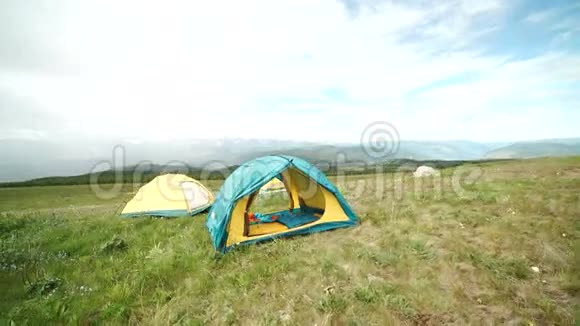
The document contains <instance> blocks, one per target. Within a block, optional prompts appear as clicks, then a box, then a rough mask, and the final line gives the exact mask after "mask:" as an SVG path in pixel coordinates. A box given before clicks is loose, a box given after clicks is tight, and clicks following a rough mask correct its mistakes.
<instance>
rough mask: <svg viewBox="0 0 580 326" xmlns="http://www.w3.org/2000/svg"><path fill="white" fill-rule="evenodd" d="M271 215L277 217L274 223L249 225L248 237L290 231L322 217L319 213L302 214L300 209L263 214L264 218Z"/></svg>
mask: <svg viewBox="0 0 580 326" xmlns="http://www.w3.org/2000/svg"><path fill="white" fill-rule="evenodd" d="M273 215H277V216H278V219H277V221H276V222H267V223H257V224H251V225H250V230H249V234H248V235H249V236H257V235H264V234H272V233H279V232H284V231H288V230H290V229H293V228H297V227H299V226H302V225H304V224H308V223H312V222H314V221H317V220H318V219H319V218H320V216H322V215H321V214H319V213H313V212H304V211H301V210H300V209H295V210H294V211H292V212H291V211H287V210H285V211H281V212H275V213H270V214H265V216H273Z"/></svg>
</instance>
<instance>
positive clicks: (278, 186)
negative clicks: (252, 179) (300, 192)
mask: <svg viewBox="0 0 580 326" xmlns="http://www.w3.org/2000/svg"><path fill="white" fill-rule="evenodd" d="M285 190H286V188H285V187H284V183H283V182H282V181H280V179H278V178H274V179H272V180H270V181H268V183H266V184H265V185H264V186H263V187H262V188H260V193H273V192H279V191H285Z"/></svg>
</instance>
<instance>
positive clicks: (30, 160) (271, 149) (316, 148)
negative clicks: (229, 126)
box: [0, 138, 580, 182]
mask: <svg viewBox="0 0 580 326" xmlns="http://www.w3.org/2000/svg"><path fill="white" fill-rule="evenodd" d="M114 148H118V151H117V152H116V153H117V154H116V156H115V162H117V163H116V164H115V165H112V162H113V157H114V155H113V152H114ZM0 153H1V154H0V182H9V181H21V180H27V179H31V178H38V177H47V176H68V175H78V174H85V173H89V172H94V171H99V170H108V169H119V168H123V167H128V166H135V165H139V164H142V163H143V162H149V163H155V164H160V165H171V166H179V165H187V166H190V167H195V168H203V167H210V168H212V169H219V168H223V167H226V166H230V165H237V164H241V163H243V162H244V161H247V160H249V159H252V158H255V157H258V156H262V155H268V154H289V155H294V156H299V157H302V158H305V159H307V160H309V161H312V162H313V163H321V162H332V163H335V164H336V163H338V164H344V165H353V164H354V165H357V164H366V163H380V162H383V161H388V160H393V159H414V160H478V159H494V158H533V157H542V156H571V155H580V138H571V139H551V140H538V141H528V142H518V143H508V142H505V143H479V142H472V141H402V142H400V144H399V146H398V150H397V151H396V152H394V153H388V154H389V155H386V156H378V155H369V154H368V153H367V151H365V148H364V147H363V146H361V145H360V144H320V143H314V142H304V141H291V140H290V141H281V140H269V139H221V140H215V139H192V140H179V141H157V142H151V141H136V140H125V141H112V140H109V141H103V140H91V141H89V140H87V141H84V142H80V141H74V142H71V141H66V142H64V141H56V140H52V141H45V140H9V139H4V140H2V139H0Z"/></svg>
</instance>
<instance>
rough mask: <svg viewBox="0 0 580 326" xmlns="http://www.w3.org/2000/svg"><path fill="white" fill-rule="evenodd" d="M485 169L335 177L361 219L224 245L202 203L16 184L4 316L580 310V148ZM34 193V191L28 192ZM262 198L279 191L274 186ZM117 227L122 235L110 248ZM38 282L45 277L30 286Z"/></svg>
mask: <svg viewBox="0 0 580 326" xmlns="http://www.w3.org/2000/svg"><path fill="white" fill-rule="evenodd" d="M474 168H475V169H479V170H477V172H480V175H479V177H477V178H475V179H474V180H470V179H469V178H466V177H465V176H464V175H463V176H462V175H460V176H459V177H458V178H459V179H460V180H459V184H460V186H461V189H462V191H460V193H459V194H458V192H457V191H456V190H457V189H456V188H457V187H456V186H455V188H454V184H453V183H454V181H453V180H454V179H453V178H454V176H455V177H457V172H456V171H454V170H448V171H443V176H442V178H441V179H437V180H435V182H433V180H423V181H422V183H421V184H418V183H417V181H416V180H415V179H413V178H412V177H411V176H410V174H405V173H400V174H385V175H381V176H379V177H377V176H376V175H367V176H348V177H346V178H344V179H339V180H338V185H339V188H341V189H342V190H343V192H344V193H345V195H346V196H347V198H348V199H349V201H350V202H351V203H352V204H353V206H354V208H355V211H356V212H357V213H358V214H359V215H360V217H361V219H362V224H361V226H360V227H357V228H352V229H341V230H336V231H331V232H325V233H318V234H313V235H309V236H301V237H294V238H290V239H284V240H276V241H273V242H269V243H264V244H260V245H254V246H247V247H240V248H239V249H238V250H235V251H233V252H231V253H229V254H227V255H224V256H221V257H219V259H216V256H215V253H214V251H213V248H212V246H211V244H210V241H209V236H208V235H207V231H206V229H205V226H204V223H205V216H198V217H194V218H181V219H169V220H166V219H164V220H158V219H149V218H139V219H121V218H118V217H116V216H115V212H116V210H117V208H118V207H119V205H121V204H122V202H123V201H124V200H126V199H128V198H130V196H131V191H132V190H131V189H125V190H124V192H123V195H122V196H121V197H119V198H117V199H114V200H110V201H100V200H98V199H96V198H94V197H91V193H90V192H89V191H88V189H86V188H83V187H81V186H78V187H54V188H48V187H45V188H20V189H19V190H17V192H18V195H14V194H11V195H7V196H5V197H3V198H2V199H0V207H1V209H2V211H4V213H2V217H0V230H1V235H0V237H1V240H2V242H1V246H0V264H2V266H1V267H2V269H1V270H0V284H1V286H2V289H3V290H4V291H2V293H1V294H0V297H1V300H0V301H1V302H2V303H1V304H0V316H3V318H5V319H4V320H5V321H9V320H14V321H16V322H17V323H22V322H26V321H28V322H29V323H38V322H41V321H53V322H59V321H60V322H76V323H93V322H94V323H98V322H108V323H132V324H154V325H163V324H197V323H201V324H204V323H209V324H268V325H270V324H315V323H316V324H318V325H330V324H355V325H356V324H361V325H367V324H376V325H384V324H397V323H404V324H433V325H436V324H441V323H447V324H458V325H462V324H466V323H472V324H486V323H508V322H514V323H516V324H517V323H525V324H527V323H529V322H532V323H534V324H573V323H574V319H575V313H576V311H578V304H579V301H578V295H579V288H580V279H579V275H580V267H579V265H580V263H579V260H578V259H579V258H578V252H579V248H580V219H579V218H578V217H579V216H580V214H579V213H580V206H579V205H580V198H579V197H578V196H579V194H580V178H579V171H580V159H578V158H570V159H553V160H548V159H542V160H530V161H521V162H507V163H500V164H497V163H495V164H484V165H481V166H474ZM467 172H470V171H467ZM210 186H211V187H212V188H214V189H217V188H218V186H219V185H218V184H212V185H210ZM377 189H378V191H377ZM9 192H10V189H0V196H3V195H5V194H8V193H9ZM27 195H29V196H32V197H33V198H36V201H34V203H33V204H32V206H30V207H29V205H28V204H27V201H25V200H24V199H23V198H26V196H27ZM62 198H64V199H62ZM75 198H78V203H77V204H74V203H75ZM59 202H61V203H62V205H60V204H59ZM259 205H261V206H259V207H260V208H264V209H266V210H267V209H274V208H277V207H278V206H279V205H283V203H281V202H280V200H279V199H276V198H275V197H273V198H272V199H271V200H269V201H268V200H266V201H264V202H260V203H259ZM119 239H122V241H123V243H125V244H126V248H125V247H124V248H123V250H107V251H103V250H101V248H102V247H103V245H104V244H107V243H112V242H115V241H117V242H118V241H119ZM115 243H116V242H115ZM532 266H536V267H538V268H539V270H540V272H539V273H536V272H534V271H532V269H531V267H532ZM56 278H58V280H59V281H58V282H55V281H54V280H55V279H56ZM39 288H40V289H48V290H47V291H31V290H30V289H39Z"/></svg>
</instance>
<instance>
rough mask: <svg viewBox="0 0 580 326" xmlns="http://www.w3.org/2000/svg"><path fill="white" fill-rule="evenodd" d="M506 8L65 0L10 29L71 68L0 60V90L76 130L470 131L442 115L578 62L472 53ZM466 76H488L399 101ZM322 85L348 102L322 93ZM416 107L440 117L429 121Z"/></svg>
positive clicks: (564, 73) (485, 104)
mask: <svg viewBox="0 0 580 326" xmlns="http://www.w3.org/2000/svg"><path fill="white" fill-rule="evenodd" d="M507 5H508V4H507V3H506V2H502V1H485V2H482V1H473V0H470V1H455V0H449V1H440V2H437V4H436V5H432V4H428V5H425V6H410V5H408V4H406V2H386V3H384V4H380V5H377V6H375V7H374V8H373V9H369V8H361V9H360V10H359V11H358V13H357V15H355V16H354V17H353V16H352V15H349V14H348V12H347V11H346V10H345V8H344V7H343V6H342V5H340V4H339V3H337V2H335V1H329V0H324V1H316V2H312V1H277V2H275V3H274V2H272V1H259V0H252V1H244V2H225V1H210V2H203V3H202V2H192V1H170V2H167V3H164V4H163V5H161V4H159V3H158V2H153V1H137V0H133V1H123V2H118V1H94V2H82V3H81V2H76V1H66V2H65V1H63V2H61V3H60V6H54V7H51V8H50V10H51V11H49V12H46V14H44V15H42V14H40V13H39V12H37V11H29V12H27V13H28V14H27V16H26V17H17V18H18V19H16V20H15V21H16V23H15V24H17V25H18V24H26V26H24V27H26V31H27V32H26V33H27V38H28V39H34V40H36V41H37V42H38V44H37V46H38V47H40V48H41V49H43V50H44V51H47V52H50V53H53V54H55V55H56V56H57V57H58V58H59V62H65V63H66V64H67V68H66V69H64V68H63V73H61V74H53V73H52V72H51V73H46V72H43V73H39V72H35V71H24V70H12V71H10V70H8V69H7V68H2V67H1V66H0V69H2V70H1V71H0V89H5V90H8V91H10V92H11V93H13V94H18V95H20V96H25V97H28V98H31V99H34V101H35V102H37V103H42V106H43V108H44V109H45V110H47V111H50V112H52V113H54V114H57V115H58V116H59V117H62V121H63V126H64V127H65V128H68V129H70V130H74V131H76V132H78V133H80V134H83V133H84V134H90V135H103V136H118V137H138V138H156V139H157V138H185V137H208V136H209V137H218V138H221V137H247V138H250V137H252V138H254V137H255V138H263V137H264V136H265V137H267V138H300V139H307V140H334V141H357V139H358V137H359V134H360V132H361V131H362V129H363V128H364V126H365V124H367V123H369V122H371V121H374V120H389V121H393V122H394V123H395V124H398V125H400V126H401V128H402V129H404V133H402V137H403V138H405V137H407V138H415V139H417V138H429V139H432V138H434V137H435V138H472V137H475V136H473V135H472V134H470V133H469V130H470V128H469V127H468V126H466V127H465V128H462V129H457V128H450V127H448V126H447V125H446V124H452V123H456V122H455V121H458V119H459V118H458V117H465V116H469V115H470V114H474V113H473V112H474V110H476V111H477V112H485V111H486V110H489V109H490V107H489V105H490V103H492V102H493V101H495V100H497V99H498V98H500V99H501V98H507V97H509V91H507V89H510V88H511V86H510V85H511V84H510V83H512V84H513V83H521V85H520V86H519V87H518V90H519V91H520V92H525V91H527V90H529V88H527V87H528V86H526V85H530V83H533V80H536V79H537V80H538V81H537V85H535V84H534V85H533V89H541V88H542V79H544V78H548V79H550V78H554V79H562V78H563V79H566V78H567V79H566V80H574V79H575V78H576V77H577V73H578V71H577V69H575V68H573V67H574V66H573V65H574V64H575V65H576V66H575V67H579V66H580V65H578V64H577V63H578V56H574V55H565V54H562V55H560V56H559V57H557V58H556V59H551V60H552V61H550V62H551V63H550V66H549V68H550V69H544V67H545V65H544V64H542V63H537V64H534V63H533V62H532V63H530V62H524V63H521V64H520V65H518V63H512V64H509V65H502V64H503V63H504V62H505V60H506V58H505V57H503V56H499V55H498V56H484V55H482V54H481V49H480V48H479V47H478V46H477V44H478V42H479V40H480V39H481V38H482V37H483V36H485V35H488V34H490V33H494V32H496V31H497V30H498V28H499V27H498V26H499V24H500V23H501V19H502V17H503V13H504V12H505V11H506V6H507ZM54 8H58V10H56V9H54ZM46 10H49V8H46ZM53 11H54V12H53ZM538 60H540V59H538ZM542 60H548V59H545V58H543V59H542ZM564 62H566V64H564ZM571 65H572V66H571ZM534 67H536V68H534ZM538 67H539V68H538ZM51 71H52V70H51ZM465 72H475V73H485V76H484V78H483V80H482V81H480V82H477V83H473V84H466V85H456V86H449V87H446V88H443V89H439V90H433V91H432V92H431V94H430V95H429V94H424V95H423V97H421V98H419V99H417V100H408V99H407V96H408V94H409V93H411V92H413V91H414V90H416V89H417V88H420V87H424V86H426V85H429V84H432V83H434V82H437V81H440V80H445V79H448V78H450V77H453V76H455V75H458V74H462V73H465ZM529 87H532V86H529ZM329 88H338V89H341V90H343V91H344V93H345V94H347V95H348V97H349V99H348V101H344V102H341V101H337V100H333V99H329V98H328V97H325V96H322V95H321V92H322V91H323V90H325V89H329ZM271 99H274V101H271ZM276 99H277V100H276ZM284 99H291V101H286V102H285V101H284ZM268 105H270V106H268ZM311 109H312V112H310V111H309V110H311ZM427 110H428V111H429V112H428V114H427V115H425V112H426V111H427ZM416 112H421V115H418V114H417V113H416ZM425 116H427V117H429V118H432V119H443V120H440V121H442V122H441V124H440V125H439V126H437V127H428V126H425V123H424V122H422V121H420V120H421V119H422V118H423V117H425ZM445 119H446V120H445ZM462 119H463V118H462ZM461 121H465V119H463V120H461ZM430 122H431V121H430ZM469 123H470V126H474V125H476V124H477V121H471V122H469ZM264 126H272V128H270V129H268V128H265V127H264ZM425 130H429V132H428V133H427V132H425ZM441 130H444V131H443V132H442V131H441ZM454 130H455V131H454ZM265 133H266V135H264V134H265ZM502 135H507V136H509V135H508V134H506V133H503V134H502V133H499V134H498V135H497V137H498V138H501V137H502ZM49 136H50V135H49Z"/></svg>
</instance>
